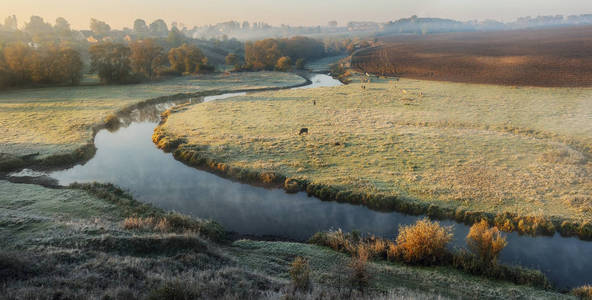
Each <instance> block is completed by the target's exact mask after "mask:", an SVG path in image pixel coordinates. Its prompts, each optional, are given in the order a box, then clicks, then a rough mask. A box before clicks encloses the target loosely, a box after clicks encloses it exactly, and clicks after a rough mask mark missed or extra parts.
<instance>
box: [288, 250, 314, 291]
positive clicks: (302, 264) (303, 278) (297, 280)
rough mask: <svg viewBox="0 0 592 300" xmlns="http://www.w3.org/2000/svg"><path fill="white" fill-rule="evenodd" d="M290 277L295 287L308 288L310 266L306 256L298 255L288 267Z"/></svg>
mask: <svg viewBox="0 0 592 300" xmlns="http://www.w3.org/2000/svg"><path fill="white" fill-rule="evenodd" d="M290 279H292V283H293V284H294V287H295V288H296V289H300V290H307V289H309V288H310V266H309V265H308V261H307V260H306V258H303V257H301V256H298V257H296V258H295V259H294V261H293V262H292V266H291V267H290Z"/></svg>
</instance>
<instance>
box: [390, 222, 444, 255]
mask: <svg viewBox="0 0 592 300" xmlns="http://www.w3.org/2000/svg"><path fill="white" fill-rule="evenodd" d="M451 239H452V228H451V227H444V226H441V225H440V223H438V222H432V221H430V220H428V219H423V220H419V221H417V223H415V224H414V225H409V226H402V227H400V229H399V235H398V236H397V246H398V249H399V253H400V255H401V257H402V259H403V260H404V261H405V262H407V263H412V264H427V265H431V264H435V263H438V262H439V261H442V258H443V257H444V255H446V253H447V252H448V251H447V250H446V246H447V245H448V243H449V242H450V240H451Z"/></svg>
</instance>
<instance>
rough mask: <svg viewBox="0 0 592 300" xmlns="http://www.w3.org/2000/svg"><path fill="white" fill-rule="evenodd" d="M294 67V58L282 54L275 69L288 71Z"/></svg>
mask: <svg viewBox="0 0 592 300" xmlns="http://www.w3.org/2000/svg"><path fill="white" fill-rule="evenodd" d="M291 68H292V60H291V59H290V57H288V56H282V57H280V58H279V59H278V60H277V63H276V64H275V69H276V70H278V71H282V72H286V71H290V69H291Z"/></svg>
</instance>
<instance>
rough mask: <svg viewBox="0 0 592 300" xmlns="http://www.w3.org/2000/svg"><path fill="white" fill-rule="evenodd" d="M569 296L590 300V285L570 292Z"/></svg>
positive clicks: (591, 298)
mask: <svg viewBox="0 0 592 300" xmlns="http://www.w3.org/2000/svg"><path fill="white" fill-rule="evenodd" d="M571 294H572V295H574V296H576V297H578V298H580V299H585V300H592V285H585V286H581V287H577V288H575V289H573V290H571Z"/></svg>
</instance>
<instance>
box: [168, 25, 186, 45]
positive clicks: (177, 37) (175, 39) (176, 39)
mask: <svg viewBox="0 0 592 300" xmlns="http://www.w3.org/2000/svg"><path fill="white" fill-rule="evenodd" d="M184 41H185V36H184V35H183V33H181V32H180V31H179V29H177V27H173V28H172V29H171V31H169V35H168V37H167V42H168V44H169V46H171V47H179V46H180V45H181V44H183V42H184Z"/></svg>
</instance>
